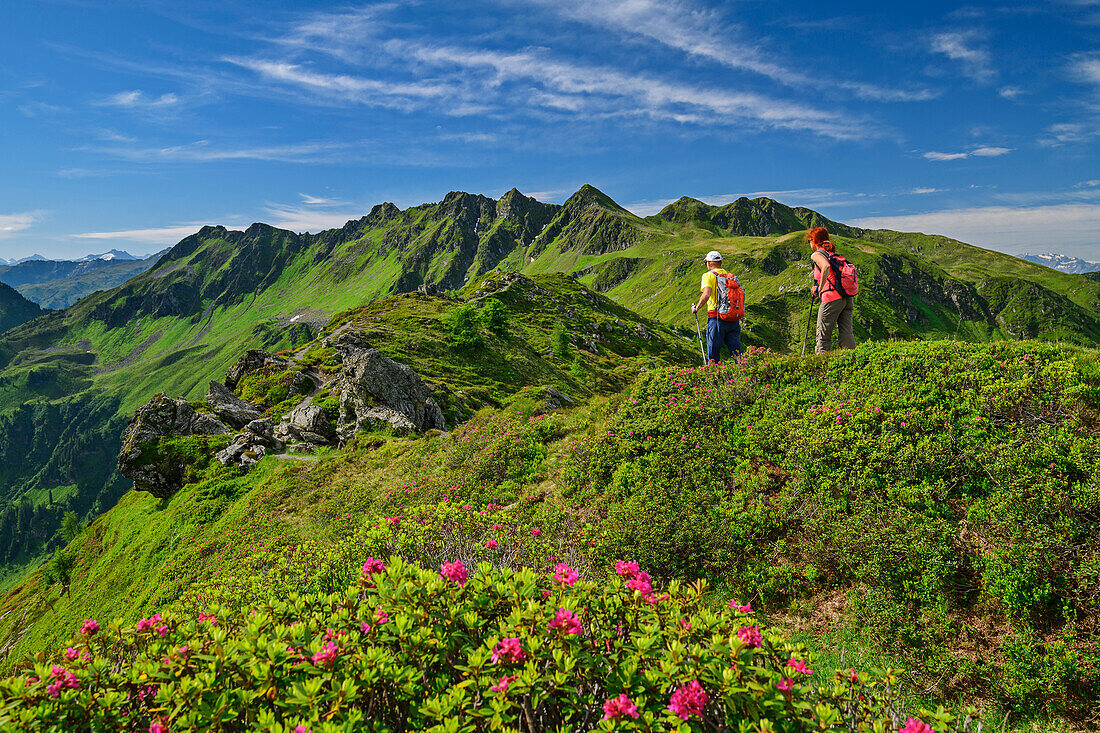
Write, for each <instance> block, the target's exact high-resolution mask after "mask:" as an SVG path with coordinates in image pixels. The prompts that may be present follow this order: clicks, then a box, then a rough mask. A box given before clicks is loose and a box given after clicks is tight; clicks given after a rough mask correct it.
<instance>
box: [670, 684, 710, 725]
mask: <svg viewBox="0 0 1100 733" xmlns="http://www.w3.org/2000/svg"><path fill="white" fill-rule="evenodd" d="M709 700H710V696H709V695H707V693H706V692H705V691H704V690H703V686H702V685H700V684H699V680H692V681H691V682H689V683H687V684H686V685H684V686H683V687H681V688H680V689H678V690H676V692H674V693H672V697H671V698H669V701H668V709H669V711H670V712H672V713H673V714H674V715H676V716H677V717H678V718H680V720H687V719H688V718H690V717H691V716H693V715H698V716H699V717H700V718H702V717H703V708H705V707H706V706H707V702H708V701H709Z"/></svg>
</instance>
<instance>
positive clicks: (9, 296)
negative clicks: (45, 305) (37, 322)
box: [0, 283, 45, 334]
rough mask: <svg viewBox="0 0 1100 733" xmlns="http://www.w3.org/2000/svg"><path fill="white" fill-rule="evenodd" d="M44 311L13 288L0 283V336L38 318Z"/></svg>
mask: <svg viewBox="0 0 1100 733" xmlns="http://www.w3.org/2000/svg"><path fill="white" fill-rule="evenodd" d="M44 312H45V311H44V310H43V309H42V308H41V307H40V306H39V305H38V304H36V303H33V302H31V301H30V300H27V299H26V298H25V297H23V295H21V294H20V293H19V292H18V291H16V290H15V289H14V288H12V287H10V286H8V285H5V284H4V283H0V334H2V333H4V332H5V331H8V330H10V329H13V328H16V327H18V326H22V325H23V324H24V323H26V322H28V321H32V320H34V319H35V318H38V317H39V316H40V315H42V314H43V313H44Z"/></svg>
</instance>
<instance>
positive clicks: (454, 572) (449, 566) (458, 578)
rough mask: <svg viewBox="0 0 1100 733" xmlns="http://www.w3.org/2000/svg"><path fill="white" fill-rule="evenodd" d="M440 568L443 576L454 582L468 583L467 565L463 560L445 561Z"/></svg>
mask: <svg viewBox="0 0 1100 733" xmlns="http://www.w3.org/2000/svg"><path fill="white" fill-rule="evenodd" d="M439 569H440V570H441V571H442V574H443V577H444V578H446V579H447V580H449V581H451V582H452V583H456V584H458V585H462V586H464V585H466V578H467V577H468V574H467V572H466V565H465V564H464V563H463V562H462V561H461V560H455V561H454V562H445V563H443V564H442V565H440V566H439Z"/></svg>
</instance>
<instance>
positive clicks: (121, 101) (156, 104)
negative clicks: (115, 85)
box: [98, 89, 180, 110]
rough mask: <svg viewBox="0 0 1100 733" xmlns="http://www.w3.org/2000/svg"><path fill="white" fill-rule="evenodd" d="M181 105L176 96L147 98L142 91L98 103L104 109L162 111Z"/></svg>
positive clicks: (138, 90) (114, 96)
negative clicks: (119, 108)
mask: <svg viewBox="0 0 1100 733" xmlns="http://www.w3.org/2000/svg"><path fill="white" fill-rule="evenodd" d="M179 103H180V98H179V97H177V96H176V95H175V94H162V95H160V96H159V97H147V96H145V93H144V92H143V91H141V90H140V89H133V90H130V91H126V92H118V93H117V94H112V95H111V96H109V97H107V98H106V99H104V100H102V101H100V102H98V104H99V105H100V106H102V107H121V108H123V109H145V110H160V109H165V108H167V107H174V106H176V105H177V104H179Z"/></svg>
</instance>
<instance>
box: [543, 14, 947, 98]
mask: <svg viewBox="0 0 1100 733" xmlns="http://www.w3.org/2000/svg"><path fill="white" fill-rule="evenodd" d="M535 1H536V2H537V3H539V4H540V5H543V6H546V7H548V8H549V9H551V10H552V11H554V12H557V13H559V14H561V15H563V16H565V17H567V18H569V19H570V20H573V21H577V22H581V23H585V24H588V25H595V26H599V27H602V28H606V29H609V30H612V31H614V32H616V33H620V34H623V35H627V36H641V37H644V38H648V39H650V40H653V41H656V42H658V43H660V44H662V45H664V46H667V47H669V48H673V49H676V50H678V51H681V52H683V53H686V54H688V55H690V56H693V57H696V58H700V59H706V60H708V61H712V62H715V63H718V64H720V65H722V66H725V67H727V68H730V69H737V70H742V71H749V72H753V73H755V74H760V75H762V76H765V77H767V78H769V79H772V80H773V81H777V82H779V83H781V84H785V85H787V86H792V87H799V88H807V87H817V88H823V87H824V88H830V87H831V88H841V89H844V90H846V91H849V92H852V93H854V94H855V95H856V96H858V97H861V98H864V99H871V100H877V101H923V100H928V99H933V98H935V97H936V96H938V94H937V93H936V92H934V91H931V90H928V89H902V88H896V87H895V88H887V87H881V86H877V85H874V84H868V83H863V82H857V81H848V80H837V79H821V78H815V77H813V76H811V75H809V74H806V73H805V72H803V71H796V70H794V69H792V68H790V67H787V66H784V65H782V64H779V63H777V62H776V61H775V60H774V59H775V58H776V54H775V53H771V52H769V51H767V50H766V49H765V48H763V47H762V44H761V43H760V41H759V40H758V38H753V35H752V34H750V33H748V32H747V31H745V30H744V29H743V28H741V27H740V26H738V25H736V24H733V23H730V22H728V21H727V20H726V19H725V18H723V17H722V15H721V14H720V13H718V12H716V11H714V10H712V9H709V8H701V7H699V6H697V5H695V4H694V3H692V2H689V1H687V0H535ZM749 39H752V40H749Z"/></svg>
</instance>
